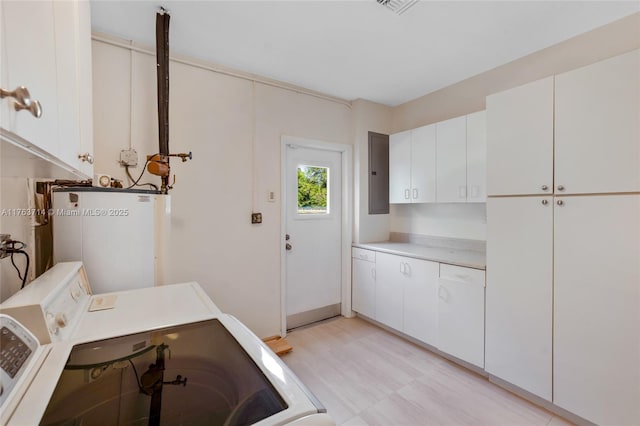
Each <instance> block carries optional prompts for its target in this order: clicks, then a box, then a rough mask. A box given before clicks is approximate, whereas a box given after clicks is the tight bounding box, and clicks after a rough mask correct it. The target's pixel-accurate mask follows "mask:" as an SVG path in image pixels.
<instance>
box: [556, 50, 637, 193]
mask: <svg viewBox="0 0 640 426" xmlns="http://www.w3.org/2000/svg"><path fill="white" fill-rule="evenodd" d="M555 86H556V87H555V184H556V189H555V192H556V194H563V193H567V194H584V193H611V192H637V191H640V50H635V51H632V52H629V53H626V54H624V55H620V56H616V57H613V58H610V59H607V60H605V61H601V62H597V63H595V64H592V65H589V66H586V67H583V68H579V69H577V70H574V71H570V72H567V73H564V74H560V75H557V76H556V84H555ZM561 187H562V189H560V188H561Z"/></svg>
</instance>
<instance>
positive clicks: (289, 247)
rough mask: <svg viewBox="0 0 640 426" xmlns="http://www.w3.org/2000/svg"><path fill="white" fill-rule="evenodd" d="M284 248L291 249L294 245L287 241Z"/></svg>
mask: <svg viewBox="0 0 640 426" xmlns="http://www.w3.org/2000/svg"><path fill="white" fill-rule="evenodd" d="M284 248H285V249H287V250H291V248H292V247H291V244H289V243H287V244H285V245H284Z"/></svg>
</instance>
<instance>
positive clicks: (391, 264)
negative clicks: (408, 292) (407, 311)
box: [375, 253, 404, 330]
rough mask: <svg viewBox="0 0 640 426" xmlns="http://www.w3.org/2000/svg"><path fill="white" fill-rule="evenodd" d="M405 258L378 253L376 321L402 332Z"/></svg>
mask: <svg viewBox="0 0 640 426" xmlns="http://www.w3.org/2000/svg"><path fill="white" fill-rule="evenodd" d="M403 259H404V258H403V257H400V256H394V255H392V254H386V253H376V310H375V312H376V321H379V322H381V323H382V324H385V325H388V326H389V327H391V328H395V329H396V330H402V309H403V307H402V286H403V280H404V276H403V275H402V267H403V265H402V263H403Z"/></svg>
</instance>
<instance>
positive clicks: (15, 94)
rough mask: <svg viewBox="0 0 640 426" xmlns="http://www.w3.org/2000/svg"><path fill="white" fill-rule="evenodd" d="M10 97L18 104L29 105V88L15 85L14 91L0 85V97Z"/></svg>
mask: <svg viewBox="0 0 640 426" xmlns="http://www.w3.org/2000/svg"><path fill="white" fill-rule="evenodd" d="M6 97H10V98H13V99H15V100H16V102H18V103H19V104H22V105H24V106H29V105H31V95H30V94H29V90H28V89H27V88H26V87H24V86H19V87H16V89H15V90H14V91H9V90H5V89H3V88H1V87H0V99H4V98H6Z"/></svg>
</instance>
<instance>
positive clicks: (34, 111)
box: [13, 101, 42, 118]
mask: <svg viewBox="0 0 640 426" xmlns="http://www.w3.org/2000/svg"><path fill="white" fill-rule="evenodd" d="M13 107H14V108H15V109H16V111H22V110H23V109H26V110H27V111H29V112H30V113H31V115H33V116H34V117H35V118H40V117H42V106H41V105H40V101H30V102H29V105H26V104H22V103H20V102H17V101H16V102H15V103H14V104H13Z"/></svg>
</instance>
